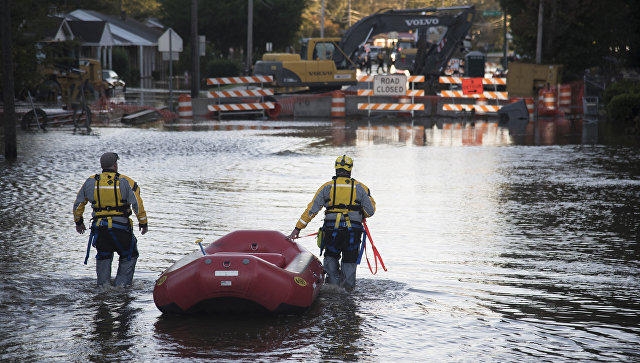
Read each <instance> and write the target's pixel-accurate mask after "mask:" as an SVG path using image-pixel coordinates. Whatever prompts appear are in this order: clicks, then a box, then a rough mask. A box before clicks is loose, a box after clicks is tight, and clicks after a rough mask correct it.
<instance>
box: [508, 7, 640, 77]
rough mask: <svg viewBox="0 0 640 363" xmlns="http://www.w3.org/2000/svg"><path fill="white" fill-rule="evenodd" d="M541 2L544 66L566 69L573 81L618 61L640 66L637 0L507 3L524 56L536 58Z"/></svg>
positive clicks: (517, 49)
mask: <svg viewBox="0 0 640 363" xmlns="http://www.w3.org/2000/svg"><path fill="white" fill-rule="evenodd" d="M539 1H545V3H544V23H543V42H542V44H543V47H542V63H547V64H562V65H564V67H565V76H568V77H567V78H573V77H579V76H580V75H581V74H582V73H583V71H584V70H585V69H586V68H589V67H592V66H601V67H610V66H611V64H612V62H613V63H616V64H620V65H622V64H624V65H626V66H633V67H637V66H639V65H640V64H639V62H638V54H639V53H638V50H639V48H640V43H639V40H640V36H639V35H638V33H639V30H640V17H639V16H638V15H639V13H640V3H638V2H637V1H635V0H611V1H599V0H566V1H549V0H538V1H530V0H502V4H503V6H504V7H505V8H506V10H507V14H509V16H510V17H511V26H510V28H511V31H512V34H513V41H514V47H515V50H516V52H517V53H518V54H520V55H522V56H524V57H525V58H527V59H534V56H535V50H536V45H535V44H536V32H537V19H538V4H539ZM634 14H635V16H634Z"/></svg>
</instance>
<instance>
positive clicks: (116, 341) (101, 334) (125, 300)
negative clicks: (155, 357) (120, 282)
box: [87, 288, 140, 362]
mask: <svg viewBox="0 0 640 363" xmlns="http://www.w3.org/2000/svg"><path fill="white" fill-rule="evenodd" d="M133 300H134V298H133V297H132V296H131V295H130V293H128V292H127V291H126V290H119V289H115V288H114V289H109V290H108V291H103V292H101V293H98V294H96V295H95V296H94V299H93V301H91V302H90V303H89V304H88V305H87V308H88V309H90V310H94V311H95V315H94V317H93V331H92V332H91V335H90V339H91V340H92V341H93V342H95V343H96V347H97V349H96V351H95V353H93V354H91V355H90V356H89V360H91V361H93V362H102V361H104V360H105V359H107V360H109V359H113V358H116V357H120V358H122V357H126V356H129V357H133V356H135V354H134V352H131V350H132V349H134V348H135V343H134V337H135V332H134V331H133V329H132V324H134V322H135V321H136V320H137V317H136V315H137V314H138V313H139V312H140V309H136V308H134V307H133V306H132V304H131V303H132V302H133ZM120 358H119V359H120Z"/></svg>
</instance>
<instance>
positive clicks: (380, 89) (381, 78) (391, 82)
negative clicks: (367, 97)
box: [373, 75, 407, 96]
mask: <svg viewBox="0 0 640 363" xmlns="http://www.w3.org/2000/svg"><path fill="white" fill-rule="evenodd" d="M373 94H374V95H379V96H404V95H406V94H407V76H405V75H377V76H375V77H374V78H373Z"/></svg>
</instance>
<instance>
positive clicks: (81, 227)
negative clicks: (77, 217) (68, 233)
mask: <svg viewBox="0 0 640 363" xmlns="http://www.w3.org/2000/svg"><path fill="white" fill-rule="evenodd" d="M86 230H87V227H85V226H84V223H76V232H78V233H80V234H83V233H84V231H86Z"/></svg>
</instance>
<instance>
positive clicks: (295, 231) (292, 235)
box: [287, 228, 300, 242]
mask: <svg viewBox="0 0 640 363" xmlns="http://www.w3.org/2000/svg"><path fill="white" fill-rule="evenodd" d="M299 234H300V230H299V229H298V228H294V229H293V231H291V233H290V234H289V235H288V236H287V239H288V240H289V241H291V242H293V240H294V239H296V238H298V235H299Z"/></svg>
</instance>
